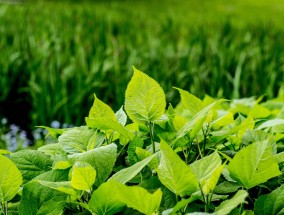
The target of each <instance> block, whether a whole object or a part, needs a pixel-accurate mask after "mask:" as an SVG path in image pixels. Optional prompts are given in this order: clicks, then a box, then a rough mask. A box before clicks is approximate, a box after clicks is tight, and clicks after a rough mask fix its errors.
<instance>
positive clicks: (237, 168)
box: [228, 140, 281, 189]
mask: <svg viewBox="0 0 284 215" xmlns="http://www.w3.org/2000/svg"><path fill="white" fill-rule="evenodd" d="M228 170H229V172H230V176H231V177H232V178H233V179H234V180H236V181H238V182H239V183H241V184H242V185H243V186H244V187H245V188H247V189H250V188H252V187H254V186H256V185H259V184H261V183H264V182H266V181H267V180H268V179H271V178H273V177H276V176H278V175H280V174H281V172H280V171H279V167H278V164H277V162H276V161H275V159H274V156H273V154H272V148H271V146H270V144H269V142H268V140H266V141H259V142H255V143H252V144H251V145H249V146H247V147H245V148H244V149H242V150H241V151H239V152H238V153H237V154H236V155H235V157H234V158H233V160H232V161H231V162H230V164H229V166H228Z"/></svg>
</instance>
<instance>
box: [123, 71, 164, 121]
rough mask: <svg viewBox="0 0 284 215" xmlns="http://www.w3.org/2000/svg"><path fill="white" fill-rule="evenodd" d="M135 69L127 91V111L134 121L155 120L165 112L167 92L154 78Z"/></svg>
mask: <svg viewBox="0 0 284 215" xmlns="http://www.w3.org/2000/svg"><path fill="white" fill-rule="evenodd" d="M133 69H134V74H133V77H132V78H131V80H130V82H129V84H128V86H127V89H126V92H125V110H126V113H127V115H128V116H129V118H130V119H131V120H132V121H133V122H137V123H147V122H150V121H151V122H155V121H156V120H158V119H159V118H160V117H161V116H162V115H163V113H164V112H165V108H166V97H165V93H164V91H163V89H162V88H161V87H160V85H159V84H158V83H157V82H156V81H155V80H154V79H152V78H150V77H149V76H148V75H146V74H144V73H143V72H141V71H139V70H137V69H136V68H133Z"/></svg>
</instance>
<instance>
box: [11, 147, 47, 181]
mask: <svg viewBox="0 0 284 215" xmlns="http://www.w3.org/2000/svg"><path fill="white" fill-rule="evenodd" d="M11 160H12V161H13V162H14V163H15V164H16V166H17V167H18V169H19V170H20V172H21V174H22V176H23V183H24V184H25V183H26V182H28V181H30V180H32V179H33V178H35V177H36V176H38V175H40V174H42V173H44V172H47V171H49V170H51V167H52V160H51V159H50V157H49V156H48V155H45V154H44V153H42V152H40V151H37V150H30V149H27V150H22V151H18V152H15V153H13V154H11Z"/></svg>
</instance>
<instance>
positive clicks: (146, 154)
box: [135, 147, 159, 169]
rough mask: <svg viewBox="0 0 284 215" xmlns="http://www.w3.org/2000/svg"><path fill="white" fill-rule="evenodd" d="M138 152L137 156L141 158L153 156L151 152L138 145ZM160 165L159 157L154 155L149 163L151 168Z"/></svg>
mask: <svg viewBox="0 0 284 215" xmlns="http://www.w3.org/2000/svg"><path fill="white" fill-rule="evenodd" d="M135 152H136V154H137V157H138V158H139V160H144V159H145V158H147V157H149V156H151V155H152V154H151V152H149V151H147V150H145V149H142V148H140V147H137V148H136V150H135ZM158 165H159V159H158V158H157V157H154V158H153V159H152V160H151V161H150V163H149V164H148V166H149V167H150V168H151V169H156V168H157V167H158Z"/></svg>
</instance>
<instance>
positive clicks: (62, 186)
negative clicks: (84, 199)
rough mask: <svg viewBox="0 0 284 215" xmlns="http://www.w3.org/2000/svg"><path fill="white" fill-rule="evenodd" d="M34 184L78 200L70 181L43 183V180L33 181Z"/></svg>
mask: <svg viewBox="0 0 284 215" xmlns="http://www.w3.org/2000/svg"><path fill="white" fill-rule="evenodd" d="M34 181H35V182H37V183H39V184H41V185H43V186H46V187H49V188H51V189H54V190H58V191H60V192H63V193H66V194H68V195H71V196H73V197H75V198H78V195H77V193H76V191H75V190H74V189H73V188H72V186H71V183H70V181H56V182H53V181H44V180H34Z"/></svg>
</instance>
